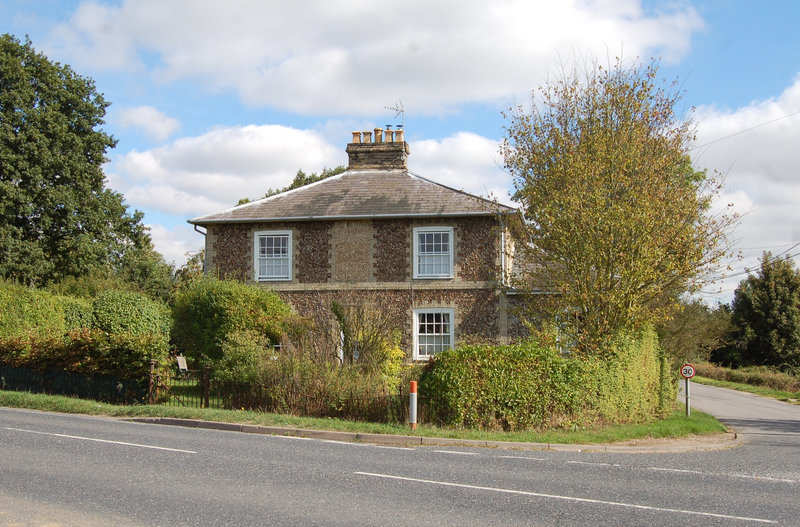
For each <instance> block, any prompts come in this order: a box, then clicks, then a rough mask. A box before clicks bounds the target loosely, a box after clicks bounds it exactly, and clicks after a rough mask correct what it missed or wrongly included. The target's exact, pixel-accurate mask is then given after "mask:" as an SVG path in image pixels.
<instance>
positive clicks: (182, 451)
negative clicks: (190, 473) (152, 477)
mask: <svg viewBox="0 0 800 527" xmlns="http://www.w3.org/2000/svg"><path fill="white" fill-rule="evenodd" d="M3 429H4V430H12V431H14V432H25V433H28V434H39V435H45V436H53V437H63V438H66V439H79V440H81V441H94V442H96V443H109V444H112V445H122V446H134V447H138V448H150V449H153V450H166V451H168V452H181V453H184V454H197V452H195V451H193V450H182V449H180V448H167V447H163V446H154V445H141V444H138V443H126V442H125V441H111V440H108V439H97V438H95V437H82V436H71V435H67V434H54V433H51V432H39V431H37V430H24V429H22V428H8V427H4V428H3Z"/></svg>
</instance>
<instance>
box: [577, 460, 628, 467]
mask: <svg viewBox="0 0 800 527" xmlns="http://www.w3.org/2000/svg"><path fill="white" fill-rule="evenodd" d="M567 463H569V464H570V465H594V466H597V467H621V466H622V465H620V464H619V463H597V462H593V461H567Z"/></svg>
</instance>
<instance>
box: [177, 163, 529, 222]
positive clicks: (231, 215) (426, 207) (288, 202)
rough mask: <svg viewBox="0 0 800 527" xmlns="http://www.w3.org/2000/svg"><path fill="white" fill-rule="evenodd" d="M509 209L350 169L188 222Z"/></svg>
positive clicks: (398, 176)
mask: <svg viewBox="0 0 800 527" xmlns="http://www.w3.org/2000/svg"><path fill="white" fill-rule="evenodd" d="M513 211H514V209H512V208H511V207H507V206H505V205H501V204H499V203H495V202H493V201H490V200H487V199H484V198H481V197H478V196H474V195H472V194H468V193H466V192H463V191H460V190H455V189H452V188H450V187H447V186H444V185H441V184H439V183H436V182H434V181H431V180H428V179H425V178H423V177H421V176H418V175H416V174H412V173H411V172H409V171H408V170H405V169H392V170H385V169H383V170H374V169H373V170H370V169H350V170H347V171H346V172H343V173H341V174H339V175H337V176H332V177H329V178H326V179H323V180H321V181H317V182H315V183H312V184H310V185H306V186H304V187H300V188H298V189H294V190H290V191H287V192H282V193H280V194H276V195H274V196H270V197H268V198H263V199H260V200H258V201H253V202H250V203H246V204H244V205H239V206H237V207H234V208H231V209H228V210H225V211H222V212H219V213H217V214H209V215H206V216H200V217H199V218H194V219H191V220H189V223H192V224H195V225H205V224H211V223H253V222H264V223H266V222H277V221H308V220H341V219H358V218H362V219H365V218H406V217H418V218H424V217H444V216H486V215H493V214H497V213H507V212H513Z"/></svg>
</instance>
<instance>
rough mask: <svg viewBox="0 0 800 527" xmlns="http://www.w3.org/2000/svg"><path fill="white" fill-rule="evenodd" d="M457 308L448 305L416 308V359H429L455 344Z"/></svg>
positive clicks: (414, 357)
mask: <svg viewBox="0 0 800 527" xmlns="http://www.w3.org/2000/svg"><path fill="white" fill-rule="evenodd" d="M454 323H455V310H454V309H452V308H447V307H435V308H421V309H415V310H414V356H413V357H412V358H413V359H414V360H428V359H429V358H430V357H431V356H432V355H435V354H436V353H438V352H440V351H443V350H446V349H450V348H452V347H453V345H454V340H455V339H454V333H453V325H454Z"/></svg>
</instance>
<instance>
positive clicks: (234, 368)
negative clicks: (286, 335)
mask: <svg viewBox="0 0 800 527" xmlns="http://www.w3.org/2000/svg"><path fill="white" fill-rule="evenodd" d="M220 348H221V351H222V357H221V358H220V359H219V360H218V361H216V362H215V364H214V370H213V375H214V379H215V380H217V381H219V382H223V383H240V384H254V383H257V382H258V381H259V380H260V377H261V374H262V373H263V371H264V368H265V361H266V360H268V359H274V358H275V352H274V349H273V348H272V346H270V344H269V340H268V339H267V338H266V337H265V336H264V335H261V334H258V333H256V332H254V331H251V330H237V331H233V332H232V333H229V334H227V335H225V337H224V339H223V342H222V345H221V346H220Z"/></svg>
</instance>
